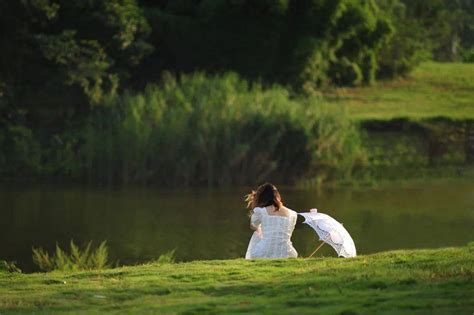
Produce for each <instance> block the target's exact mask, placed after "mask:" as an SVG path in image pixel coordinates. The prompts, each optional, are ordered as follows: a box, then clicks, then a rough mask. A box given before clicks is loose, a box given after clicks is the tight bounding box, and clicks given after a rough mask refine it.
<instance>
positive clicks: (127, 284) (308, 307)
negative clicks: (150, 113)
mask: <svg viewBox="0 0 474 315" xmlns="http://www.w3.org/2000/svg"><path fill="white" fill-rule="evenodd" d="M473 265H474V247H473V246H470V247H460V248H444V249H432V250H401V251H392V252H384V253H378V254H374V255H368V256H359V257H357V258H354V259H342V258H316V259H293V260H292V259H289V260H260V261H245V260H241V259H236V260H213V261H195V262H188V263H179V264H149V265H141V266H133V267H122V268H117V269H108V270H104V271H87V272H51V273H36V274H5V273H4V274H2V275H0V313H1V314H28V313H35V314H45V313H87V314H90V313H96V314H102V313H107V312H110V313H118V312H120V313H136V314H145V313H146V314H151V313H160V314H161V313H165V314H167V313H171V314H203V313H205V314H209V313H211V314H213V313H216V314H221V313H254V314H256V313H267V314H281V313H287V314H472V312H473V311H474V281H473V280H474V279H473V275H474V266H473Z"/></svg>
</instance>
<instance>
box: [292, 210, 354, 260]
mask: <svg viewBox="0 0 474 315" xmlns="http://www.w3.org/2000/svg"><path fill="white" fill-rule="evenodd" d="M298 214H299V215H301V216H303V217H304V218H305V221H304V222H303V223H306V224H308V225H309V226H310V227H312V228H313V229H314V230H315V231H316V233H317V234H318V236H319V239H320V240H321V241H323V242H324V243H327V244H329V245H331V247H332V248H334V250H335V251H336V252H337V254H338V256H342V257H355V256H356V255H357V253H356V248H355V245H354V241H353V240H352V237H351V236H350V235H349V233H348V232H347V230H346V229H345V228H344V227H343V226H342V224H341V223H339V222H337V221H336V220H335V219H334V218H332V217H330V216H328V215H327V214H324V213H318V211H317V210H316V209H311V211H310V212H302V213H298ZM318 249H319V248H318ZM313 254H314V252H313Z"/></svg>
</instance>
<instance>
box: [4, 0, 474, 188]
mask: <svg viewBox="0 0 474 315" xmlns="http://www.w3.org/2000/svg"><path fill="white" fill-rule="evenodd" d="M473 16H474V15H473V1H472V0H456V1H448V0H436V1H422V0H419V1H418V0H417V1H404V0H260V1H253V0H252V1H250V0H238V1H234V0H232V1H231V0H197V1H190V0H173V1H167V0H161V1H146V0H142V1H139V2H137V1H136V0H101V1H99V0H89V1H67V0H23V1H17V0H3V1H0V29H1V35H2V36H0V47H1V49H2V53H1V54H0V148H1V150H0V174H2V175H11V174H18V175H22V176H47V177H50V176H53V177H61V178H63V177H67V178H73V179H78V180H84V179H89V180H99V181H105V182H111V181H118V182H134V181H144V182H148V181H152V182H161V183H164V182H168V181H169V180H171V181H172V182H174V183H186V184H192V183H194V184H204V183H207V184H209V185H214V184H222V183H245V182H247V181H249V178H248V177H249V176H252V177H253V180H255V178H261V177H265V176H266V175H269V174H272V172H273V170H274V169H275V168H277V167H278V168H279V169H280V170H281V176H282V177H285V178H287V179H288V178H289V179H288V181H292V179H291V178H296V177H297V176H298V175H299V174H300V173H301V172H309V173H310V175H309V176H310V177H311V176H312V175H311V172H316V171H315V170H320V169H321V165H326V166H327V165H330V166H329V167H326V166H325V167H324V169H325V171H324V172H323V173H321V174H319V175H318V176H322V177H326V176H329V177H331V175H328V174H329V173H333V171H328V169H334V168H335V166H334V165H335V164H334V163H342V165H339V166H337V167H336V168H337V169H338V172H340V173H341V172H342V173H347V172H348V169H351V167H349V168H347V167H346V166H347V165H349V164H351V163H352V162H347V163H348V164H345V163H346V162H341V161H343V160H344V159H343V158H342V157H337V158H334V157H335V156H338V155H340V156H345V154H346V153H344V154H342V152H345V150H346V148H347V147H346V146H345V145H340V143H347V139H348V138H350V137H354V139H355V138H357V137H356V136H354V134H355V133H356V132H355V131H354V129H353V127H348V129H347V132H346V133H345V134H344V133H342V132H339V131H338V132H336V130H337V129H338V128H340V127H341V125H340V124H346V122H345V121H346V120H347V119H346V118H344V115H339V114H337V115H336V114H334V113H332V114H327V113H326V112H325V109H323V108H322V107H321V106H322V105H321V104H322V103H323V102H320V101H318V100H317V96H318V95H319V90H320V89H322V88H325V87H327V86H330V85H349V86H356V85H363V84H371V83H373V82H374V81H375V80H376V79H377V78H378V77H393V76H398V75H405V74H407V73H409V72H410V71H411V70H412V69H413V68H414V67H415V66H416V65H417V64H419V62H420V61H422V60H426V59H428V58H432V57H434V58H437V59H442V60H451V59H459V58H461V57H462V58H464V60H466V61H469V60H473V59H474V50H473V47H474V46H473V42H474V35H473V34H474V30H473V26H472V25H474V23H472V21H473ZM201 71H202V72H201ZM229 71H231V72H235V73H237V74H238V77H239V78H238V77H237V76H236V75H234V74H226V73H228V72H229ZM168 72H169V73H173V75H172V76H169V75H165V76H163V73H168ZM195 72H197V74H194V73H195ZM203 73H207V74H203ZM209 73H211V74H212V76H211V75H209ZM163 77H167V78H168V79H166V80H162V78H163ZM171 77H172V78H171ZM240 78H243V79H240ZM252 82H259V83H257V84H254V85H253V84H252ZM151 83H154V84H155V85H150V84H151ZM156 84H161V87H157V85H156ZM274 84H279V85H280V86H286V89H283V88H280V87H272V86H273V85H274ZM146 86H148V87H147V88H146V89H145V87H146ZM265 88H267V89H268V91H267V90H265ZM214 89H215V90H214ZM137 90H144V91H143V92H136V91H137ZM127 91H128V92H127ZM177 95H179V96H177ZM234 97H235V99H233V98H234ZM318 107H319V108H318ZM275 111H276V112H275ZM308 111H309V112H310V114H308V113H307V112H308ZM328 115H329V116H328ZM297 116H302V117H297ZM336 116H337V117H339V116H340V117H342V118H335V117H336ZM163 117H164V118H163ZM328 117H329V118H328ZM184 121H186V122H187V124H185V123H183V122H184ZM178 122H179V123H181V124H182V125H179V123H178ZM322 122H325V123H326V125H324V123H322ZM327 122H331V123H327ZM321 124H323V125H324V126H330V127H327V128H328V129H327V130H330V131H327V132H330V133H331V134H332V133H334V135H337V136H334V137H341V138H340V139H339V140H338V142H334V143H333V144H331V146H328V145H327V144H325V143H324V141H326V137H324V136H320V135H319V134H318V132H319V131H315V130H312V129H311V128H312V127H311V126H323V125H321ZM344 126H346V125H344ZM315 128H316V127H315ZM317 128H320V127H317ZM317 128H316V129H317ZM275 130H276V131H278V132H276V133H275V132H274V131H275ZM194 131H196V132H194ZM260 134H261V135H262V136H261V139H264V140H261V139H260V138H259V136H258V135H260ZM255 135H257V136H255ZM349 135H351V136H349ZM259 139H260V140H259ZM289 139H291V143H295V146H296V151H295V152H299V154H301V155H297V157H295V156H292V155H291V154H296V153H290V152H289V150H287V149H282V148H283V147H284V146H283V143H289V142H290V140H289ZM330 139H334V138H330ZM349 142H351V141H349ZM351 143H354V146H357V145H356V144H355V143H357V141H353V142H351ZM124 144H126V145H125V146H126V147H127V148H133V149H130V150H124V151H123V152H122V151H120V149H119V148H120V147H124ZM318 146H320V147H323V148H331V149H329V152H331V153H330V155H331V158H329V159H326V160H324V159H323V160H324V161H323V162H321V157H320V156H318V155H321V154H322V153H321V150H318V149H317V147H318ZM262 148H266V149H267V148H268V149H267V151H266V154H269V155H271V154H276V155H275V156H274V157H273V158H272V159H270V158H269V157H261V156H259V154H257V153H255V152H257V151H258V150H260V151H262V150H261V149H262ZM315 150H316V151H315ZM338 150H339V151H340V152H339V153H337V154H336V153H334V152H335V151H338ZM351 150H352V149H351ZM221 151H222V152H223V153H222V152H221ZM355 151H357V150H354V152H355ZM250 152H252V154H256V155H255V156H254V157H251V153H250ZM323 155H324V154H323ZM356 155H357V154H356ZM156 156H159V158H156ZM187 156H190V158H189V157H187ZM348 156H349V158H348V159H349V160H351V161H352V159H353V157H354V156H353V155H351V154H349V155H348ZM210 157H218V159H217V160H216V159H215V158H210ZM316 157H317V158H316ZM328 160H330V161H331V162H328ZM302 161H303V162H302ZM315 161H317V162H315ZM336 161H337V162H336ZM300 162H301V163H300ZM285 163H286V164H285ZM315 163H316V164H317V165H318V166H315ZM138 165H140V166H138ZM262 165H265V167H263V166H262ZM295 165H297V166H295ZM296 168H297V169H298V170H296ZM216 174H222V176H217V175H216ZM230 174H232V175H230ZM234 174H240V175H239V176H241V177H239V178H237V175H234ZM288 174H291V176H287V175H288ZM264 175H265V176H264Z"/></svg>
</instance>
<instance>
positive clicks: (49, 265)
mask: <svg viewBox="0 0 474 315" xmlns="http://www.w3.org/2000/svg"><path fill="white" fill-rule="evenodd" d="M91 246H92V241H90V242H89V243H87V245H86V246H84V248H83V249H82V250H81V249H80V248H79V247H78V246H77V245H76V244H74V241H73V240H71V243H70V248H71V250H70V253H68V252H66V251H64V250H63V249H61V248H60V247H59V245H58V244H56V250H55V253H54V255H49V253H48V252H46V251H45V250H44V249H43V248H33V262H34V263H35V264H36V265H37V266H38V267H39V268H40V269H41V270H43V271H52V270H61V271H77V270H92V269H105V268H108V267H110V265H109V264H108V256H109V252H108V249H107V242H106V241H103V242H102V243H100V245H99V247H97V248H96V249H95V250H94V249H92V248H91Z"/></svg>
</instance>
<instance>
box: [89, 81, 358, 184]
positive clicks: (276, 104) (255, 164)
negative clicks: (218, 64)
mask: <svg viewBox="0 0 474 315" xmlns="http://www.w3.org/2000/svg"><path fill="white" fill-rule="evenodd" d="M81 134H82V136H83V145H82V147H81V154H80V161H81V166H80V168H81V169H83V174H87V177H88V178H89V179H90V180H91V181H97V180H98V181H106V182H116V181H119V182H122V183H132V182H146V183H149V182H152V183H158V184H163V185H172V186H188V185H208V186H215V185H230V184H252V183H255V182H259V181H263V180H268V179H271V180H274V181H277V182H282V183H292V182H295V181H296V180H298V179H302V178H307V177H315V176H316V177H324V178H332V177H340V176H350V173H351V171H352V169H353V167H354V165H355V164H356V163H357V162H358V161H360V160H361V156H362V153H361V152H362V149H361V146H360V141H359V134H358V130H357V128H356V127H355V126H354V124H353V123H351V122H350V120H349V119H348V118H347V117H346V115H345V114H344V113H343V112H342V111H341V110H338V109H337V108H331V106H330V105H328V104H323V103H321V102H320V101H318V99H292V98H290V95H289V93H288V91H287V90H285V89H284V88H282V87H278V86H274V87H272V88H269V89H263V88H262V87H261V86H260V85H259V84H253V85H250V84H249V83H247V82H246V81H244V80H242V79H240V78H239V77H238V76H237V75H235V74H232V73H229V74H225V75H220V76H207V75H205V74H203V73H196V74H193V75H189V76H187V75H185V76H182V77H181V78H180V79H179V80H177V79H176V78H174V77H172V76H170V75H168V76H166V77H165V79H164V80H163V83H162V84H161V85H160V86H157V85H149V86H148V87H147V88H146V89H145V90H144V92H143V93H136V94H132V93H125V94H124V95H123V96H121V97H116V98H112V99H109V100H107V102H106V104H104V106H103V107H101V108H98V109H96V110H94V111H93V113H92V115H91V116H90V119H89V120H88V121H87V123H86V125H85V127H84V130H83V131H82V132H81Z"/></svg>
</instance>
